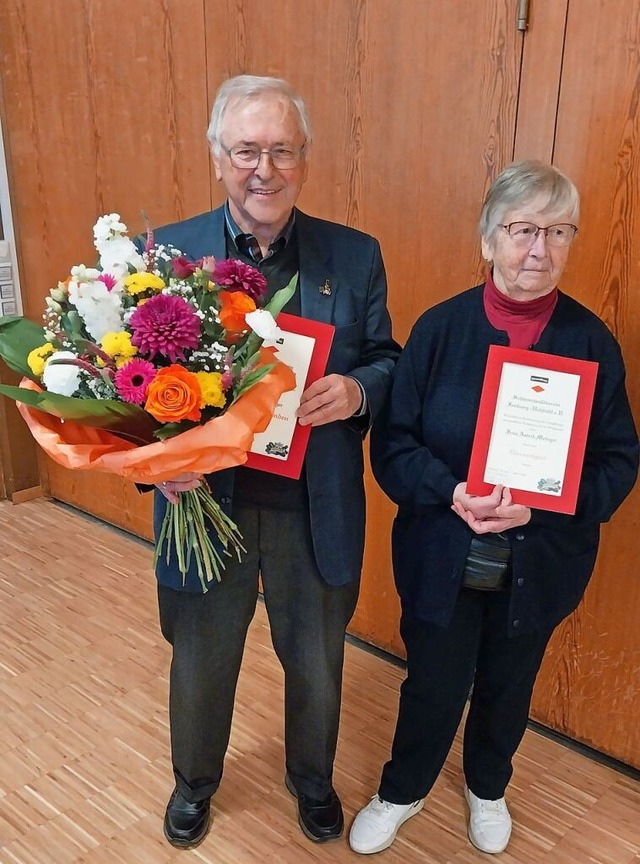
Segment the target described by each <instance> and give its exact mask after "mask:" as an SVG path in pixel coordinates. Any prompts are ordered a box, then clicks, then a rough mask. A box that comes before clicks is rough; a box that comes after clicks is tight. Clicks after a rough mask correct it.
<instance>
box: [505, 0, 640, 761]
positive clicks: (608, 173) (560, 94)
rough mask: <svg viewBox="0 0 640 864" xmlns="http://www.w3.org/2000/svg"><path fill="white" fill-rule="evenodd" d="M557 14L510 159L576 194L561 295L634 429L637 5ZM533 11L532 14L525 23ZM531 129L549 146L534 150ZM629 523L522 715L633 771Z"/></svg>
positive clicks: (605, 537) (530, 56)
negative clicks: (616, 364)
mask: <svg viewBox="0 0 640 864" xmlns="http://www.w3.org/2000/svg"><path fill="white" fill-rule="evenodd" d="M557 6H558V8H557V9H555V10H554V12H553V14H554V15H555V17H556V19H557V18H558V17H564V11H563V9H562V8H561V7H565V11H566V26H564V22H562V25H563V26H561V27H560V28H558V31H557V32H559V33H562V34H563V38H562V39H559V38H557V37H556V38H555V39H554V40H553V42H552V44H551V43H550V42H549V41H547V43H546V46H545V53H542V50H541V48H542V46H541V44H540V42H534V41H532V42H530V43H526V48H525V68H524V72H523V78H524V77H525V76H526V80H527V82H528V83H527V91H526V92H524V91H523V97H522V100H521V103H520V106H519V110H518V137H517V156H518V157H525V156H538V157H541V158H551V157H552V158H553V161H554V163H555V164H556V165H557V166H558V167H559V168H561V169H562V170H564V171H566V172H567V173H568V174H569V176H571V178H572V179H573V180H574V182H575V183H576V184H577V186H578V188H579V190H580V192H581V194H582V215H581V219H580V233H579V235H578V239H577V241H576V244H575V247H574V248H573V249H572V251H571V256H570V260H569V265H568V268H567V271H566V273H565V276H564V277H563V282H562V286H561V287H562V288H563V289H564V290H566V291H567V292H568V293H570V294H572V295H573V296H574V297H576V298H577V299H578V300H580V301H581V302H582V303H584V304H585V305H586V306H588V307H589V308H590V309H593V311H594V312H596V313H597V314H598V315H599V316H600V317H601V318H602V319H603V320H604V321H605V322H606V323H607V324H608V326H609V327H610V328H611V330H612V331H613V333H614V334H615V335H616V337H617V339H618V340H619V342H620V344H621V346H622V350H623V353H624V357H625V361H626V365H627V386H628V390H629V395H630V398H631V402H632V408H633V410H634V414H635V417H636V419H637V420H639V419H640V293H639V291H638V288H639V286H640V161H639V160H638V153H639V152H640V114H639V111H638V106H639V102H640V4H638V3H637V2H627V0H580V2H579V3H578V2H570V3H569V4H568V8H567V5H566V4H565V3H558V4H557ZM536 8H537V4H535V3H534V4H533V6H532V13H533V15H535V10H536ZM534 24H535V20H534V21H532V35H533V30H534V26H533V25H534ZM527 38H528V37H527ZM527 52H528V53H527ZM549 67H551V68H559V69H560V75H559V76H558V77H557V81H558V84H559V86H557V87H555V88H553V89H552V90H551V92H549V91H547V90H545V80H546V79H545V75H544V71H545V69H546V68H549ZM556 99H557V111H556V109H555V106H554V105H553V104H552V103H553V102H554V101H555V100H556ZM545 100H546V101H547V103H548V104H547V105H546V106H545ZM549 107H550V108H551V110H549ZM529 114H532V115H533V118H534V120H533V121H532V120H531V118H530V117H529V116H528V115H529ZM521 121H522V122H521ZM554 127H555V128H554ZM540 128H543V129H545V130H546V132H547V133H548V132H549V131H553V132H554V134H553V136H552V137H551V138H549V135H548V134H547V135H546V136H545V140H542V139H541V138H540V136H539V134H538V132H537V131H536V130H539V129H540ZM639 514H640V491H639V490H638V488H636V489H635V491H634V492H633V493H632V495H631V496H630V498H629V499H628V500H627V501H626V502H625V504H624V505H623V507H622V509H621V510H620V511H619V512H618V513H617V514H616V515H615V517H614V518H613V520H612V522H611V524H610V525H606V526H604V528H603V532H602V544H601V548H600V555H599V558H598V563H597V567H596V571H595V574H594V577H593V580H592V582H591V585H590V587H589V589H588V591H587V593H586V596H585V599H584V601H583V603H582V604H581V605H580V607H579V609H578V610H577V611H576V612H575V613H574V615H572V616H571V617H570V618H569V619H568V620H567V621H566V622H565V623H563V624H562V625H561V627H560V628H559V629H558V631H557V632H556V634H555V635H554V638H553V641H552V643H551V647H550V650H549V652H548V654H547V657H546V659H545V662H544V665H543V669H542V672H541V675H540V677H539V679H538V683H537V686H536V691H535V698H534V704H533V716H534V717H535V719H537V720H540V721H541V722H543V723H545V724H546V725H548V726H550V727H552V728H553V729H556V730H558V731H560V732H563V733H565V734H566V735H568V736H570V737H571V738H577V739H579V740H581V741H584V742H586V743H587V744H590V745H592V746H593V747H595V748H597V749H598V750H601V751H603V752H606V753H609V754H611V755H613V756H615V757H617V758H618V759H621V760H623V761H624V762H627V763H629V764H631V765H635V766H636V767H640V723H639V722H638V718H639V717H640V626H639V622H640V580H639V579H638V573H639V567H638V558H637V551H636V542H637V536H638V530H639V527H640V526H639Z"/></svg>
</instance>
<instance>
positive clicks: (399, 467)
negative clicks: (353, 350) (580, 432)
mask: <svg viewBox="0 0 640 864" xmlns="http://www.w3.org/2000/svg"><path fill="white" fill-rule="evenodd" d="M483 287H484V286H482V285H480V286H477V287H476V288H471V289H470V290H468V291H465V292H464V293H462V294H459V295H457V296H455V297H453V298H452V299H450V300H447V301H445V302H443V303H440V304H439V305H438V306H435V307H433V308H432V309H429V310H428V311H427V312H425V313H424V314H423V315H422V316H421V317H420V318H419V319H418V321H417V323H416V324H415V326H414V328H413V331H412V333H411V336H410V338H409V340H408V342H407V345H406V347H405V349H404V351H403V353H402V355H401V357H400V360H399V361H398V364H397V366H396V370H395V374H394V380H393V386H392V390H391V393H390V396H389V399H388V402H387V405H386V409H385V410H384V411H383V413H382V415H381V416H380V417H379V419H378V421H377V422H376V424H375V426H374V430H373V435H372V441H371V460H372V466H373V471H374V474H375V477H376V479H377V481H378V483H379V484H380V486H381V487H382V489H383V490H384V491H385V492H386V494H387V495H388V496H389V497H390V498H391V499H392V500H393V501H394V502H395V503H396V504H397V505H398V514H397V517H396V519H395V522H394V526H393V535H392V547H393V565H394V574H395V580H396V585H397V589H398V592H399V594H400V597H401V600H402V604H403V610H404V611H405V612H408V613H409V614H411V615H413V616H415V617H417V618H420V619H423V620H426V621H431V622H434V623H436V624H440V625H443V626H444V625H446V624H447V622H448V621H449V619H450V617H451V614H452V611H453V607H454V604H455V602H456V597H457V595H458V591H459V587H460V580H461V574H462V569H463V565H464V562H465V559H466V556H467V552H468V549H469V543H470V541H471V537H472V536H473V535H472V531H471V529H470V528H469V527H468V526H467V525H466V523H465V522H463V521H462V519H460V517H459V516H457V515H456V514H455V513H453V512H452V510H451V501H452V495H453V490H454V488H455V486H456V485H457V484H458V483H459V482H461V481H464V480H466V479H467V470H468V465H469V457H470V453H471V445H472V440H473V433H474V429H475V420H476V415H477V410H478V404H479V400H480V392H481V388H482V381H483V376H484V370H485V363H486V359H487V353H488V349H489V346H490V345H492V344H494V345H506V344H507V341H508V340H507V334H506V333H505V332H503V331H499V330H495V329H494V328H493V327H492V326H491V324H490V323H489V321H488V320H487V317H486V314H485V312H484V306H483V297H482V295H483ZM534 350H536V351H540V352H546V353H550V354H558V355H563V356H565V357H574V358H579V359H584V360H595V361H597V362H598V364H599V368H598V377H597V384H596V392H595V398H594V403H593V411H592V416H591V422H590V427H589V434H588V439H587V447H586V455H585V462H584V468H583V473H582V479H581V484H580V491H579V496H578V506H577V511H576V514H575V516H566V515H562V514H557V513H551V512H546V511H542V510H534V511H532V518H531V521H530V522H529V523H528V524H527V525H525V526H522V527H520V528H514V529H511V530H509V531H508V532H507V535H508V536H509V539H510V542H511V546H512V563H513V579H512V585H511V602H510V613H509V615H510V617H509V632H510V634H511V635H517V634H518V633H523V632H527V631H532V630H536V629H540V628H546V627H548V626H554V625H555V624H557V623H559V622H560V621H561V620H562V618H564V617H565V616H566V615H568V614H569V613H570V612H572V611H573V610H574V609H575V607H576V606H577V605H578V603H579V601H580V599H581V597H582V595H583V593H584V590H585V588H586V586H587V583H588V581H589V578H590V576H591V573H592V571H593V567H594V564H595V560H596V554H597V550H598V542H599V535H600V523H602V522H606V521H607V520H608V519H610V518H611V516H612V514H613V513H614V511H615V510H616V509H617V507H619V506H620V504H621V503H622V501H623V500H624V498H625V497H626V496H627V495H628V493H629V491H630V490H631V488H632V487H633V484H634V483H635V480H636V476H637V471H638V437H637V434H636V429H635V426H634V422H633V418H632V415H631V410H630V407H629V402H628V399H627V394H626V391H625V385H624V379H625V370H624V364H623V360H622V356H621V353H620V348H619V346H618V343H617V342H616V340H615V339H614V337H613V336H612V334H611V333H610V331H609V330H608V329H607V327H606V326H605V324H604V323H603V322H602V321H601V320H600V319H599V318H598V317H597V316H596V315H594V314H593V313H592V312H590V311H589V310H588V309H586V308H585V307H584V306H582V305H581V304H580V303H578V302H577V301H575V300H573V299H572V298H570V297H569V296H567V295H566V294H563V293H562V292H559V297H558V303H557V306H556V308H555V310H554V312H553V315H552V317H551V319H550V321H549V323H548V324H547V326H546V327H545V329H544V331H543V333H542V335H541V337H540V340H539V341H538V343H537V344H536V345H535V346H534ZM608 578H611V579H615V578H616V574H615V573H610V574H608Z"/></svg>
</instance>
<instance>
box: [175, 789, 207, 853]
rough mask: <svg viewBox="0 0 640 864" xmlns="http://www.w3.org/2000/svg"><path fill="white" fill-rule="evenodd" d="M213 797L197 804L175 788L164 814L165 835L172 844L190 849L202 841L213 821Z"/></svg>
mask: <svg viewBox="0 0 640 864" xmlns="http://www.w3.org/2000/svg"><path fill="white" fill-rule="evenodd" d="M210 805H211V799H210V798H205V799H204V801H196V803H195V804H191V802H189V801H187V799H186V798H183V796H182V795H181V794H180V793H179V792H178V790H177V789H174V790H173V792H172V794H171V798H169V803H168V804H167V812H166V813H165V814H164V836H165V837H166V838H167V840H168V841H169V843H171V845H172V846H178V847H180V848H181V849H188V848H191V847H193V846H197V845H198V843H202V841H203V840H204V838H205V837H206V835H207V831H208V830H209V823H210V821H211V816H210V812H211V807H210Z"/></svg>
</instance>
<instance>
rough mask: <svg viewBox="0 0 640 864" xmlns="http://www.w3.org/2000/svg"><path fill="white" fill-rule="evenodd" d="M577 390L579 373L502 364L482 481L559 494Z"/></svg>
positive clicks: (569, 441)
mask: <svg viewBox="0 0 640 864" xmlns="http://www.w3.org/2000/svg"><path fill="white" fill-rule="evenodd" d="M579 386H580V376H579V375H571V374H569V373H566V372H553V371H551V370H548V369H538V368H536V367H534V366H520V365H518V364H515V363H504V364H503V366H502V376H501V378H500V387H499V389H498V400H497V403H496V413H495V415H494V421H493V429H492V432H491V439H490V441H489V452H488V454H487V464H486V467H485V472H484V479H485V481H486V482H487V483H493V484H496V483H502V484H504V485H505V486H516V487H517V488H518V489H525V490H528V491H530V492H540V493H542V494H545V495H560V494H561V492H562V486H563V480H564V474H565V469H566V466H567V455H568V453H569V444H570V443H571V429H572V427H573V418H574V415H575V408H576V402H577V399H578V388H579Z"/></svg>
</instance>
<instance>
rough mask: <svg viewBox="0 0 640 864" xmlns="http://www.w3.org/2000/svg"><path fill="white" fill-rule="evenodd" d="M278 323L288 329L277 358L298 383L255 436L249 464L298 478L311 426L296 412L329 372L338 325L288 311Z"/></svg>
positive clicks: (278, 347)
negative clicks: (301, 421) (309, 389)
mask: <svg viewBox="0 0 640 864" xmlns="http://www.w3.org/2000/svg"><path fill="white" fill-rule="evenodd" d="M277 324H278V327H279V328H280V329H281V330H283V331H285V335H284V337H283V339H282V340H278V343H277V344H276V348H277V357H278V359H279V360H282V362H283V363H286V364H287V365H288V366H291V368H292V369H293V371H294V373H295V376H296V386H295V389H294V390H290V391H289V392H287V393H283V394H282V396H281V397H280V401H279V402H278V404H277V405H276V408H275V411H274V413H273V419H272V420H271V422H270V423H269V425H268V426H267V428H266V429H265V431H264V432H259V433H257V434H256V435H255V436H254V439H253V445H252V447H251V450H250V451H249V453H248V458H247V461H246V463H245V464H246V465H248V466H249V468H258V469H259V470H261V471H270V472H271V473H273V474H281V475H282V476H283V477H292V478H294V479H297V478H298V477H300V473H301V472H302V463H303V462H304V456H305V453H306V450H307V443H308V441H309V435H310V434H311V426H301V425H300V424H299V423H298V421H297V419H296V411H297V410H298V406H299V405H300V398H301V397H302V394H303V392H304V391H305V390H306V388H307V387H308V386H309V385H310V384H312V383H313V382H314V381H317V379H318V378H322V376H323V375H324V374H325V370H326V368H327V361H328V359H329V351H330V350H331V342H332V341H333V333H334V330H335V327H334V326H333V324H324V323H322V322H320V321H311V320H310V319H309V318H300V317H299V316H298V315H289V314H287V313H286V312H281V313H280V314H279V315H278V318H277Z"/></svg>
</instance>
